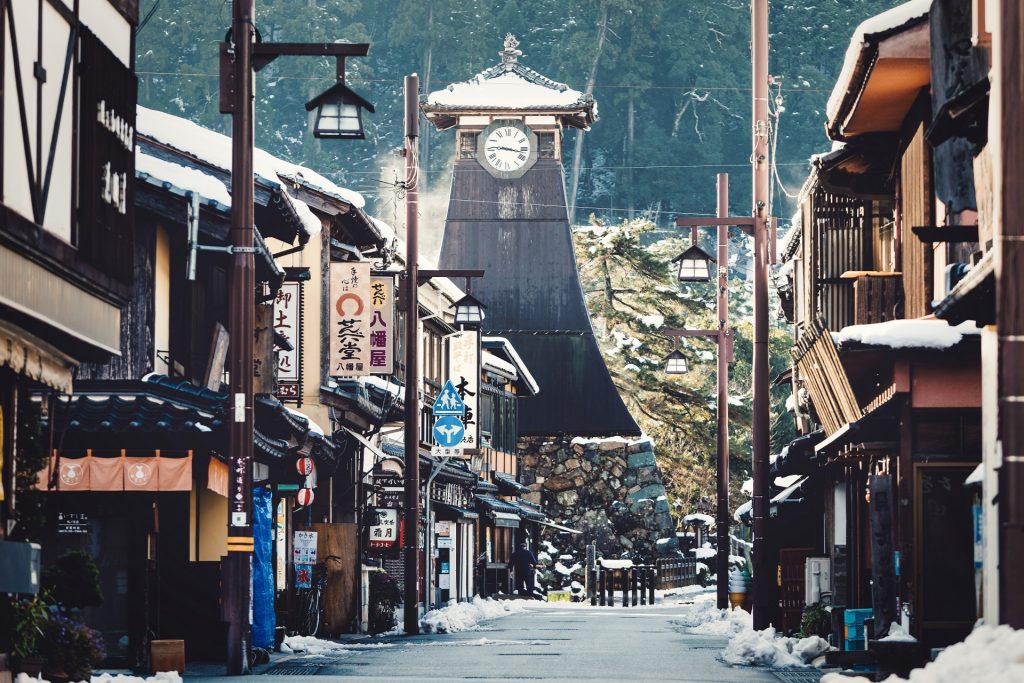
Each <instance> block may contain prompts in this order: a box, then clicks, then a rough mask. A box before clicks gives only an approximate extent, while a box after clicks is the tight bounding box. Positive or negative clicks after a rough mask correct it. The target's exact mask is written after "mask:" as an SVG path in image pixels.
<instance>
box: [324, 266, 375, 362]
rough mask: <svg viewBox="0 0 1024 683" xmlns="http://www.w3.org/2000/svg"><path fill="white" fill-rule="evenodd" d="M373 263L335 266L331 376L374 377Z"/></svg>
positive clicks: (332, 280)
mask: <svg viewBox="0 0 1024 683" xmlns="http://www.w3.org/2000/svg"><path fill="white" fill-rule="evenodd" d="M370 299H371V288H370V263H369V261H366V262H358V263H355V262H352V263H350V262H343V263H332V264H331V294H330V306H331V326H330V330H329V331H328V334H327V339H328V344H329V346H330V350H331V353H330V369H329V374H330V375H332V376H334V377H361V376H363V375H368V374H370V321H371V320H373V306H372V305H371V303H370Z"/></svg>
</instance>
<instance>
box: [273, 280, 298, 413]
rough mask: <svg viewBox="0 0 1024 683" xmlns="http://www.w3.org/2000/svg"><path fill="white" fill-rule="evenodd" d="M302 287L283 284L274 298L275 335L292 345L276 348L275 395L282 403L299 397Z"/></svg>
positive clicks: (288, 283) (290, 283)
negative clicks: (286, 347)
mask: <svg viewBox="0 0 1024 683" xmlns="http://www.w3.org/2000/svg"><path fill="white" fill-rule="evenodd" d="M301 321H302V283H301V282H285V283H283V284H282V285H281V289H280V290H278V292H277V296H276V297H274V332H276V333H277V334H280V335H281V336H282V337H284V338H285V339H287V340H288V343H289V344H291V345H292V349H291V350H290V351H289V350H288V349H283V348H280V347H275V349H274V364H275V365H276V372H277V382H276V384H275V395H276V396H277V397H278V398H279V399H281V400H282V401H289V400H291V401H295V400H298V398H299V397H300V396H301V395H302V385H301V382H302V374H301V372H302V322H301Z"/></svg>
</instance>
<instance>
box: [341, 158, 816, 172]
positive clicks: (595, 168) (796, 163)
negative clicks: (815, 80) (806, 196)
mask: <svg viewBox="0 0 1024 683" xmlns="http://www.w3.org/2000/svg"><path fill="white" fill-rule="evenodd" d="M807 164H808V162H806V161H785V162H781V163H779V164H777V165H778V166H806V165H807ZM676 168H745V169H749V168H750V164H677V165H664V166H585V167H582V168H581V169H580V170H581V171H606V170H643V169H669V170H671V169H676ZM551 170H555V169H551ZM386 172H387V171H343V173H345V174H352V175H379V174H381V173H386ZM451 172H452V170H451V169H438V170H427V169H420V173H433V174H437V173H451ZM487 172H488V171H487V170H486V169H482V168H466V169H461V170H459V173H487Z"/></svg>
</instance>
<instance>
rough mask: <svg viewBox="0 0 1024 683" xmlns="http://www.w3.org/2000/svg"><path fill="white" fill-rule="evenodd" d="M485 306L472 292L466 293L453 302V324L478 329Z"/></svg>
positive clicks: (482, 318) (482, 319)
mask: <svg viewBox="0 0 1024 683" xmlns="http://www.w3.org/2000/svg"><path fill="white" fill-rule="evenodd" d="M485 308H487V307H486V306H484V305H483V304H482V303H480V301H478V300H477V298H476V297H474V296H473V295H472V294H466V296H464V297H462V298H461V299H459V300H458V301H456V302H455V324H456V325H462V326H463V327H466V328H468V329H471V330H473V329H478V328H479V327H480V324H481V323H482V322H483V321H484V309H485Z"/></svg>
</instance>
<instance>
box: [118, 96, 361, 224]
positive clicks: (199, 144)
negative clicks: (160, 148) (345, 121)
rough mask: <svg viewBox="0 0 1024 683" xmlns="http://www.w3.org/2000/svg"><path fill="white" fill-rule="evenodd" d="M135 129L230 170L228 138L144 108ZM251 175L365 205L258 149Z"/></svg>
mask: <svg viewBox="0 0 1024 683" xmlns="http://www.w3.org/2000/svg"><path fill="white" fill-rule="evenodd" d="M135 126H136V131H137V132H138V133H139V134H140V135H143V136H145V137H148V138H150V139H152V140H155V141H156V142H159V143H161V144H164V145H167V146H168V147H172V148H174V149H176V150H178V151H180V152H184V153H186V154H190V155H192V156H193V157H195V158H196V159H199V160H202V161H205V162H206V163H208V164H210V165H211V166H215V167H217V168H220V169H223V170H225V171H230V170H231V138H230V137H229V136H227V135H222V134H221V133H218V132H216V131H212V130H210V129H209V128H203V127H202V126H200V125H199V124H196V123H193V122H192V121H189V120H188V119H183V118H181V117H180V116H174V115H173V114H168V113H166V112H162V111H157V110H155V109H149V108H147V107H143V106H138V107H137V108H136V123H135ZM253 172H254V173H255V175H256V176H257V177H259V178H261V179H262V180H264V181H265V182H267V183H269V184H271V185H274V186H278V185H280V184H281V181H282V180H284V181H287V182H291V183H297V184H299V185H302V186H304V187H306V188H307V189H310V190H313V191H316V192H320V193H321V194H324V195H327V196H330V197H333V198H335V199H338V200H340V201H343V202H345V203H347V204H351V205H352V206H354V207H356V208H359V209H361V208H363V207H364V206H365V205H366V202H365V200H364V199H363V196H362V195H361V194H359V193H358V192H353V191H352V190H349V189H347V188H344V187H340V186H339V185H337V184H335V183H334V182H332V181H330V180H328V179H327V178H325V177H323V176H322V175H320V174H319V173H316V172H315V171H311V170H309V169H308V168H305V167H302V166H298V165H296V164H293V163H291V162H288V161H285V160H283V159H278V158H277V157H275V156H274V155H272V154H270V153H269V152H266V151H264V150H262V149H259V148H256V149H255V150H254V151H253ZM300 216H301V214H300ZM304 222H305V221H304Z"/></svg>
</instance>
